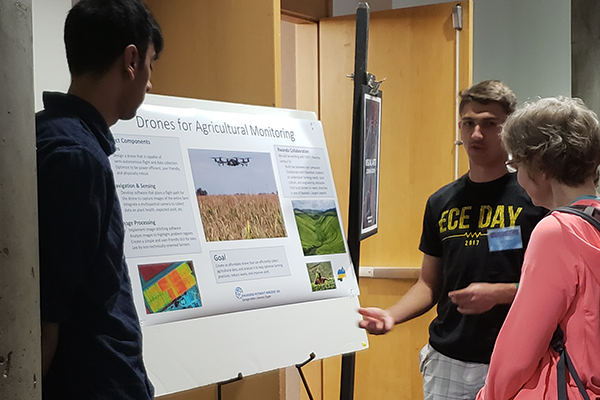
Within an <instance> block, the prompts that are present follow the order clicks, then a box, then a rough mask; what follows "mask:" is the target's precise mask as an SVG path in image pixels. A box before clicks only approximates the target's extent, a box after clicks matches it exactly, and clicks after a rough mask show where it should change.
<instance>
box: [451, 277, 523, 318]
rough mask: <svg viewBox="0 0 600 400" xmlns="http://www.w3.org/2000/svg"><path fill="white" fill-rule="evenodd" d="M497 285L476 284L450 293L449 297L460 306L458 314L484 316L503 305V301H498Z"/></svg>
mask: <svg viewBox="0 0 600 400" xmlns="http://www.w3.org/2000/svg"><path fill="white" fill-rule="evenodd" d="M497 285H498V284H494V283H485V282H474V283H471V284H470V285H469V286H467V287H466V288H464V289H461V290H454V291H452V292H450V293H448V297H450V300H452V302H453V303H454V304H456V305H457V306H458V307H457V309H458V312H460V313H462V314H483V313H484V312H486V311H489V310H491V309H492V307H494V306H495V305H496V304H500V303H501V301H498V289H499V288H498V286H497ZM502 285H504V284H502ZM513 286H514V284H513ZM513 297H514V294H513Z"/></svg>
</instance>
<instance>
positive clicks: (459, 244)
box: [419, 174, 546, 363]
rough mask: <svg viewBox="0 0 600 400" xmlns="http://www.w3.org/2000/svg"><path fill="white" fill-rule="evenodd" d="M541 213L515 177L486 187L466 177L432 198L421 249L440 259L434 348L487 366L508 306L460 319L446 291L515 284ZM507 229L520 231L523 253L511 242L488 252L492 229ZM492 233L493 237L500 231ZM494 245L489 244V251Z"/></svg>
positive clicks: (432, 330)
mask: <svg viewBox="0 0 600 400" xmlns="http://www.w3.org/2000/svg"><path fill="white" fill-rule="evenodd" d="M545 213H546V210H545V209H543V208H539V207H535V206H534V205H533V204H532V202H531V200H530V198H529V196H528V195H527V193H526V192H525V190H523V188H521V186H519V184H518V182H517V176H516V174H506V175H504V176H502V177H501V178H499V179H496V180H494V181H491V182H486V183H475V182H472V181H471V180H470V179H469V177H468V175H464V176H462V177H461V178H460V179H458V180H456V181H455V182H452V183H450V184H448V185H446V186H444V187H443V188H441V189H440V190H438V191H437V192H436V193H434V194H433V195H431V197H430V198H429V200H428V201H427V206H426V209H425V216H424V219H423V233H422V236H421V244H420V245H419V249H420V250H421V251H422V252H423V253H425V254H428V255H430V256H434V257H439V258H441V273H442V279H443V281H442V292H441V297H440V299H439V301H438V305H437V314H438V315H437V317H436V318H435V319H434V320H433V322H432V323H431V325H430V326H429V336H430V338H429V341H430V344H431V345H432V346H433V348H435V349H436V350H437V351H439V352H440V353H442V354H444V355H446V356H448V357H451V358H454V359H457V360H462V361H467V362H478V363H489V362H490V357H491V354H492V350H493V348H494V342H495V341H496V337H497V336H498V332H499V331H500V328H501V326H502V323H503V322H504V319H505V318H506V314H507V313H508V309H509V308H510V306H509V305H497V306H495V307H494V308H492V309H491V310H490V311H488V312H486V313H483V314H478V315H463V314H461V313H459V312H458V310H457V308H456V305H455V304H453V303H452V302H451V301H450V299H449V297H448V292H450V291H452V290H457V289H464V288H466V287H467V286H469V285H470V284H471V283H473V282H490V283H512V282H518V281H519V277H520V275H521V265H522V263H523V255H524V252H525V247H526V246H527V243H528V241H529V237H530V235H531V231H532V230H533V228H534V227H535V225H536V224H537V223H538V221H539V220H540V219H542V217H543V216H544V215H545ZM508 227H514V228H513V230H510V231H509V232H507V233H503V234H504V235H508V234H510V235H513V234H514V235H518V233H517V232H518V231H516V230H514V229H520V237H521V239H522V240H521V241H522V248H516V247H518V245H515V244H514V243H512V244H510V245H509V246H507V247H508V248H509V249H507V250H496V248H494V247H492V249H493V250H494V251H490V248H489V241H488V234H489V232H490V230H491V229H496V228H508ZM491 232H492V235H494V236H496V235H498V232H503V231H491ZM501 235H502V234H501ZM517 238H518V237H517ZM495 243H497V242H495V241H492V246H494V244H495Z"/></svg>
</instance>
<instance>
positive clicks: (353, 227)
mask: <svg viewBox="0 0 600 400" xmlns="http://www.w3.org/2000/svg"><path fill="white" fill-rule="evenodd" d="M368 44H369V5H368V4H367V3H358V7H357V8H356V42H355V52H354V102H353V105H352V155H351V167H350V199H349V200H350V201H349V207H348V249H349V250H350V258H351V259H352V263H353V264H354V272H355V275H356V279H357V280H358V271H359V261H360V230H361V216H362V173H363V167H364V166H363V162H364V160H363V158H364V157H363V132H362V131H363V127H362V125H363V117H362V103H363V99H362V97H363V86H364V85H366V84H367V54H368ZM355 359H356V355H355V353H348V354H344V355H342V377H341V382H340V400H352V399H353V398H354V369H355V368H354V367H355Z"/></svg>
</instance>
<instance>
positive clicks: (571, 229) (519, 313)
mask: <svg viewBox="0 0 600 400" xmlns="http://www.w3.org/2000/svg"><path fill="white" fill-rule="evenodd" d="M501 138H502V142H503V144H504V146H505V147H506V149H507V151H508V153H509V154H510V155H511V159H510V161H509V162H507V165H508V166H510V167H512V168H514V169H516V170H517V174H518V180H519V183H520V184H521V186H522V187H523V188H524V189H525V190H526V191H527V193H528V194H529V196H530V197H531V199H532V201H533V203H534V204H535V205H537V206H543V207H545V208H547V209H549V210H554V209H556V208H558V207H563V206H569V205H579V206H582V207H581V208H585V207H583V206H591V207H595V208H597V209H598V211H597V212H596V213H600V199H599V198H598V195H597V192H596V183H597V170H598V165H599V164H600V127H599V125H598V119H597V117H596V114H594V113H593V112H592V111H590V110H589V109H588V108H587V107H586V106H585V105H584V104H583V102H581V100H578V99H571V98H564V97H559V98H547V99H541V100H538V101H536V102H533V103H529V104H526V105H525V106H524V107H523V108H521V109H520V110H517V111H516V112H515V113H513V114H512V115H511V116H509V117H508V119H507V121H506V123H505V124H504V128H503V131H502V133H501ZM588 211H590V212H591V211H594V208H589V209H588ZM599 314H600V232H599V231H598V230H597V229H596V228H595V227H594V226H593V225H592V224H590V223H589V222H587V221H586V220H585V219H583V218H582V217H580V216H578V215H573V214H570V213H565V212H559V211H553V212H551V213H550V214H549V215H548V216H546V217H545V218H544V219H543V220H542V221H541V222H540V223H539V224H538V225H537V226H536V228H535V229H534V231H533V233H532V235H531V240H530V242H529V246H528V247H527V251H526V253H525V261H524V263H523V270H522V274H521V280H520V283H519V286H518V290H517V295H516V297H515V300H514V302H513V305H512V307H511V309H510V311H509V313H508V316H507V318H506V320H505V322H504V325H503V326H502V329H501V330H500V334H499V336H498V339H497V341H496V344H495V347H494V352H493V354H492V358H491V363H490V369H489V373H488V377H487V380H486V384H485V386H484V387H483V389H481V391H480V392H479V395H478V397H477V398H478V399H479V400H499V399H535V400H541V399H557V398H559V397H558V382H557V377H558V376H559V375H563V374H564V376H565V379H566V386H567V388H566V394H567V397H568V398H569V399H581V398H585V397H583V395H582V394H580V391H579V389H578V387H577V385H576V383H575V381H574V379H573V378H572V376H571V375H572V372H573V371H570V372H571V374H568V373H564V372H561V373H559V372H557V364H558V362H559V358H560V357H559V354H558V353H557V352H556V351H554V350H553V349H552V347H551V345H550V342H551V340H552V338H553V335H554V332H555V330H556V329H557V327H560V328H561V329H562V331H563V332H564V347H565V348H566V350H567V351H568V354H569V355H570V358H571V360H572V362H573V367H574V368H575V370H576V371H577V373H578V375H579V378H580V380H581V383H582V390H583V391H584V392H585V394H586V395H587V396H588V397H589V398H590V399H600V316H599Z"/></svg>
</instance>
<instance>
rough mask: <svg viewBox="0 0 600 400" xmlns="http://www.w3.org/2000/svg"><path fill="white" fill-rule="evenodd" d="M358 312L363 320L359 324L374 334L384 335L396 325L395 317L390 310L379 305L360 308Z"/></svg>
mask: <svg viewBox="0 0 600 400" xmlns="http://www.w3.org/2000/svg"><path fill="white" fill-rule="evenodd" d="M358 312H359V313H360V314H361V315H362V316H363V320H362V321H360V322H359V323H358V326H359V327H361V328H363V329H366V331H367V332H369V333H370V334H372V335H384V334H386V333H388V332H389V331H391V330H392V328H393V327H394V325H395V321H394V318H393V317H392V316H391V315H390V313H389V311H387V310H382V309H381V308H377V307H368V308H359V309H358Z"/></svg>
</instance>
